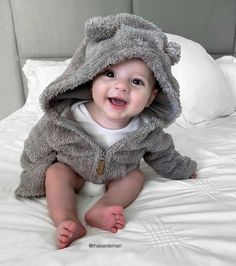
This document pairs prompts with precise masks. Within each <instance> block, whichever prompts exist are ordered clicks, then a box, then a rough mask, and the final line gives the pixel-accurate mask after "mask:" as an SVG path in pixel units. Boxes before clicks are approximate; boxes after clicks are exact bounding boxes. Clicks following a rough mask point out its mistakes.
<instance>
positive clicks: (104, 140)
mask: <svg viewBox="0 0 236 266" xmlns="http://www.w3.org/2000/svg"><path fill="white" fill-rule="evenodd" d="M71 112H72V116H73V118H74V120H75V121H77V122H79V123H80V125H81V126H82V128H83V129H84V131H85V132H86V134H88V135H89V136H90V137H92V138H93V139H94V140H95V141H96V142H97V143H98V144H99V145H100V146H101V147H103V148H105V149H107V148H109V147H111V146H112V145H113V144H114V143H116V142H117V141H119V140H120V139H122V138H123V137H124V136H126V135H127V134H128V133H131V132H133V131H136V130H137V129H138V127H139V124H140V118H139V117H138V116H137V117H134V118H133V119H132V120H131V121H130V123H129V124H128V125H127V126H126V127H124V128H121V129H108V128H104V127H102V126H100V125H99V124H98V123H97V122H96V121H95V120H94V119H93V118H92V116H91V115H90V113H89V112H88V110H87V108H86V106H85V104H84V102H82V103H81V102H77V103H75V104H73V105H72V106H71Z"/></svg>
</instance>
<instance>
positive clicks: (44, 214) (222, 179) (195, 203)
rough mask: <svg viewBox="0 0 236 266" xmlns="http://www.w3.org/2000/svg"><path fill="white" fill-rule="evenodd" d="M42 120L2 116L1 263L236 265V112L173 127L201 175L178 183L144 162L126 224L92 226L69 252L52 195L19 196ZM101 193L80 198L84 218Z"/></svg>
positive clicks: (54, 265)
mask: <svg viewBox="0 0 236 266" xmlns="http://www.w3.org/2000/svg"><path fill="white" fill-rule="evenodd" d="M35 121H36V116H35V115H33V114H30V113H28V112H26V111H25V110H24V109H20V110H18V111H17V112H16V113H14V114H12V115H11V116H10V117H8V118H7V119H5V120H3V121H1V122H0V147H1V148H0V170H1V171H0V265H14V266H15V265H22V266H27V265H34V266H36V265H40V266H42V265H43V266H46V265H50V266H57V265H58V266H59V265H83V266H86V265H88V266H90V265H91V266H92V265H96V266H97V265H103V266H106V265H109V266H111V265H119V266H120V265H136V266H139V265H142V266H143V265H145V266H146V265H153V266H154V265H155V266H157V265H160V266H172V265H175V266H176V265H177V266H185V265H186V266H190V265H191V266H204V265H207V266H211V265H212V266H213V265H214V266H235V265H236V130H235V129H236V114H234V115H232V116H231V117H228V118H226V119H224V120H222V121H221V123H218V124H216V125H212V126H210V125H208V126H207V127H198V128H192V129H188V130H186V129H185V130H184V129H181V128H180V127H178V126H176V125H174V126H172V127H171V128H170V129H169V131H170V132H171V133H172V135H173V137H174V139H175V143H176V147H177V149H178V150H179V151H180V152H181V153H182V154H186V155H189V156H191V157H192V158H193V159H195V160H197V162H198V178H197V179H196V180H185V181H170V180H166V179H163V178H161V177H157V175H156V174H155V173H154V172H153V171H152V170H150V169H149V168H148V167H147V166H146V165H144V164H142V169H143V171H144V172H145V173H146V175H147V176H148V180H147V182H146V184H145V187H144V189H143V191H142V192H141V194H140V195H139V196H138V198H137V200H136V201H135V202H134V203H133V204H132V205H131V206H129V207H128V208H127V209H126V210H125V215H126V219H127V224H126V226H125V228H124V229H123V230H120V231H119V232H118V233H116V234H112V233H109V232H105V231H103V230H99V229H95V228H91V227H89V226H87V230H88V233H87V235H86V236H85V237H83V238H82V239H80V240H78V241H75V242H74V243H73V244H72V245H71V246H70V247H68V248H66V249H63V250H57V249H56V247H55V241H54V237H55V227H54V226H53V223H52V221H51V219H50V218H49V216H48V211H47V206H46V201H45V198H40V199H17V198H16V197H15V196H14V189H15V187H16V186H17V183H18V181H19V175H20V172H21V168H20V166H19V157H20V153H21V150H22V148H23V140H24V139H25V138H26V136H27V134H28V131H29V130H30V128H31V127H32V125H33V124H34V123H35ZM96 199H97V198H89V197H86V196H83V197H82V196H78V208H79V212H80V216H81V219H83V214H84V213H85V211H86V209H88V208H89V206H90V205H91V204H92V203H93V202H94V201H95V200H96ZM109 245H110V246H109Z"/></svg>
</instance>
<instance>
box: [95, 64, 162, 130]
mask: <svg viewBox="0 0 236 266" xmlns="http://www.w3.org/2000/svg"><path fill="white" fill-rule="evenodd" d="M156 94H157V89H156V88H155V78H154V75H153V73H152V72H151V71H150V70H149V68H148V67H147V66H146V64H145V63H144V62H143V61H142V60H139V59H131V60H127V61H125V62H124V63H120V64H118V65H114V66H111V67H108V68H107V69H105V70H104V71H103V72H102V73H101V74H99V75H98V76H97V77H96V78H95V79H94V81H93V84H92V95H93V100H94V102H93V103H94V106H93V110H94V112H93V113H96V118H95V117H94V118H95V120H97V122H99V121H98V120H99V119H100V118H101V121H107V122H108V123H109V121H113V123H114V124H116V123H117V125H119V126H118V128H121V127H124V126H126V125H127V124H128V122H129V121H130V119H131V118H132V117H134V116H136V115H138V114H139V113H141V112H142V111H143V109H144V108H145V107H147V106H149V105H150V104H151V102H152V101H153V99H154V98H155V96H156ZM95 110H96V111H95ZM103 126H104V125H103ZM108 127H109V126H108Z"/></svg>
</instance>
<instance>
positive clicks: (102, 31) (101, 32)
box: [85, 16, 120, 42]
mask: <svg viewBox="0 0 236 266" xmlns="http://www.w3.org/2000/svg"><path fill="white" fill-rule="evenodd" d="M111 18H112V16H108V17H94V18H91V19H89V20H87V22H86V23H85V34H86V36H87V37H88V39H89V40H90V41H95V42H100V41H102V40H105V39H108V38H111V37H112V36H113V35H114V34H115V33H116V31H117V29H118V28H119V27H120V23H119V22H118V21H117V20H116V19H115V17H114V19H111Z"/></svg>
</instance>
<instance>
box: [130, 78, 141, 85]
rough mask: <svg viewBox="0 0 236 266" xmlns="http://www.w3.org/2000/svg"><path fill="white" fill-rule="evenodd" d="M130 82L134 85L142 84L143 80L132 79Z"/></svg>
mask: <svg viewBox="0 0 236 266" xmlns="http://www.w3.org/2000/svg"><path fill="white" fill-rule="evenodd" d="M132 83H133V84H135V85H144V82H143V81H142V80H141V79H133V80H132Z"/></svg>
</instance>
